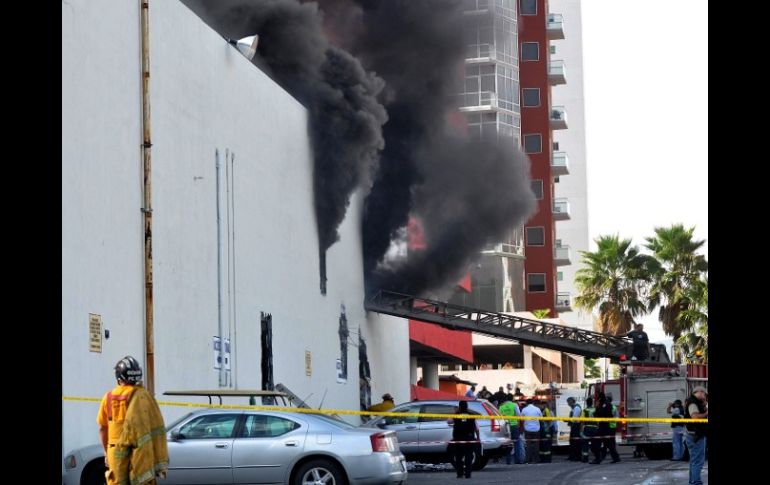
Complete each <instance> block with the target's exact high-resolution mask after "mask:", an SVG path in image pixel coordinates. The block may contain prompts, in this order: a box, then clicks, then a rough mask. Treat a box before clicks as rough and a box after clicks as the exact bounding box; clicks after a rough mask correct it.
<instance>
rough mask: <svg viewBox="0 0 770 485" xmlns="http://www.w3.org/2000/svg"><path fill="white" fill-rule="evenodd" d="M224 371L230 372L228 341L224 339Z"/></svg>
mask: <svg viewBox="0 0 770 485" xmlns="http://www.w3.org/2000/svg"><path fill="white" fill-rule="evenodd" d="M225 370H230V339H229V338H226V339H225Z"/></svg>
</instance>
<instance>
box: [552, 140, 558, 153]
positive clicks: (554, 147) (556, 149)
mask: <svg viewBox="0 0 770 485" xmlns="http://www.w3.org/2000/svg"><path fill="white" fill-rule="evenodd" d="M551 146H552V147H553V151H555V152H558V151H559V142H558V141H555V142H553V143H551Z"/></svg>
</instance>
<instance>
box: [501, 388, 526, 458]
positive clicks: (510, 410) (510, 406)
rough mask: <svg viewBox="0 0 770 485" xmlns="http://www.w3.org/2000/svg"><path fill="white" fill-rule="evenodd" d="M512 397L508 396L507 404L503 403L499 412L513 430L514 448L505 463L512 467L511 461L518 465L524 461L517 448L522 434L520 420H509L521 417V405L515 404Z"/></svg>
mask: <svg viewBox="0 0 770 485" xmlns="http://www.w3.org/2000/svg"><path fill="white" fill-rule="evenodd" d="M511 397H513V396H512V395H510V394H509V395H508V396H506V398H505V402H503V404H502V405H501V406H500V408H499V411H500V414H502V415H503V416H506V420H507V421H508V425H509V427H510V429H511V440H512V441H513V447H512V448H511V451H510V452H509V453H508V454H507V455H506V456H505V463H506V464H508V465H510V464H511V461H513V462H514V463H516V464H517V465H518V464H520V463H522V462H523V461H524V458H523V457H522V456H521V454H520V453H519V450H518V446H517V443H518V441H519V435H520V434H521V431H520V429H519V420H518V419H513V418H508V417H507V416H520V415H521V411H520V410H519V405H518V404H516V403H515V402H513V401H512V400H511Z"/></svg>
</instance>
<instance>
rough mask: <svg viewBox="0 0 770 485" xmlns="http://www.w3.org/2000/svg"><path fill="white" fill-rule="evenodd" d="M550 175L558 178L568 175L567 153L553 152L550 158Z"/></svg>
mask: <svg viewBox="0 0 770 485" xmlns="http://www.w3.org/2000/svg"><path fill="white" fill-rule="evenodd" d="M551 175H553V176H554V177H560V176H562V175H569V158H567V152H553V155H552V156H551Z"/></svg>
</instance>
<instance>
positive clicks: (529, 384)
mask: <svg viewBox="0 0 770 485" xmlns="http://www.w3.org/2000/svg"><path fill="white" fill-rule="evenodd" d="M439 374H441V375H447V376H448V375H452V374H454V375H456V376H457V377H459V378H460V379H463V380H467V381H471V382H476V383H478V384H477V385H476V392H478V391H480V390H481V386H487V389H489V390H490V391H491V392H492V393H495V392H497V390H498V388H499V387H500V386H503V389H505V388H506V387H505V386H506V385H507V384H512V385H513V386H514V387H516V386H517V384H516V383H517V382H519V383H521V384H519V387H521V389H522V392H524V389H525V388H532V389H534V388H535V387H536V386H538V385H540V381H539V380H538V378H537V377H536V376H535V372H534V371H533V370H532V369H531V367H530V368H527V369H487V370H453V371H440V372H439Z"/></svg>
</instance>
